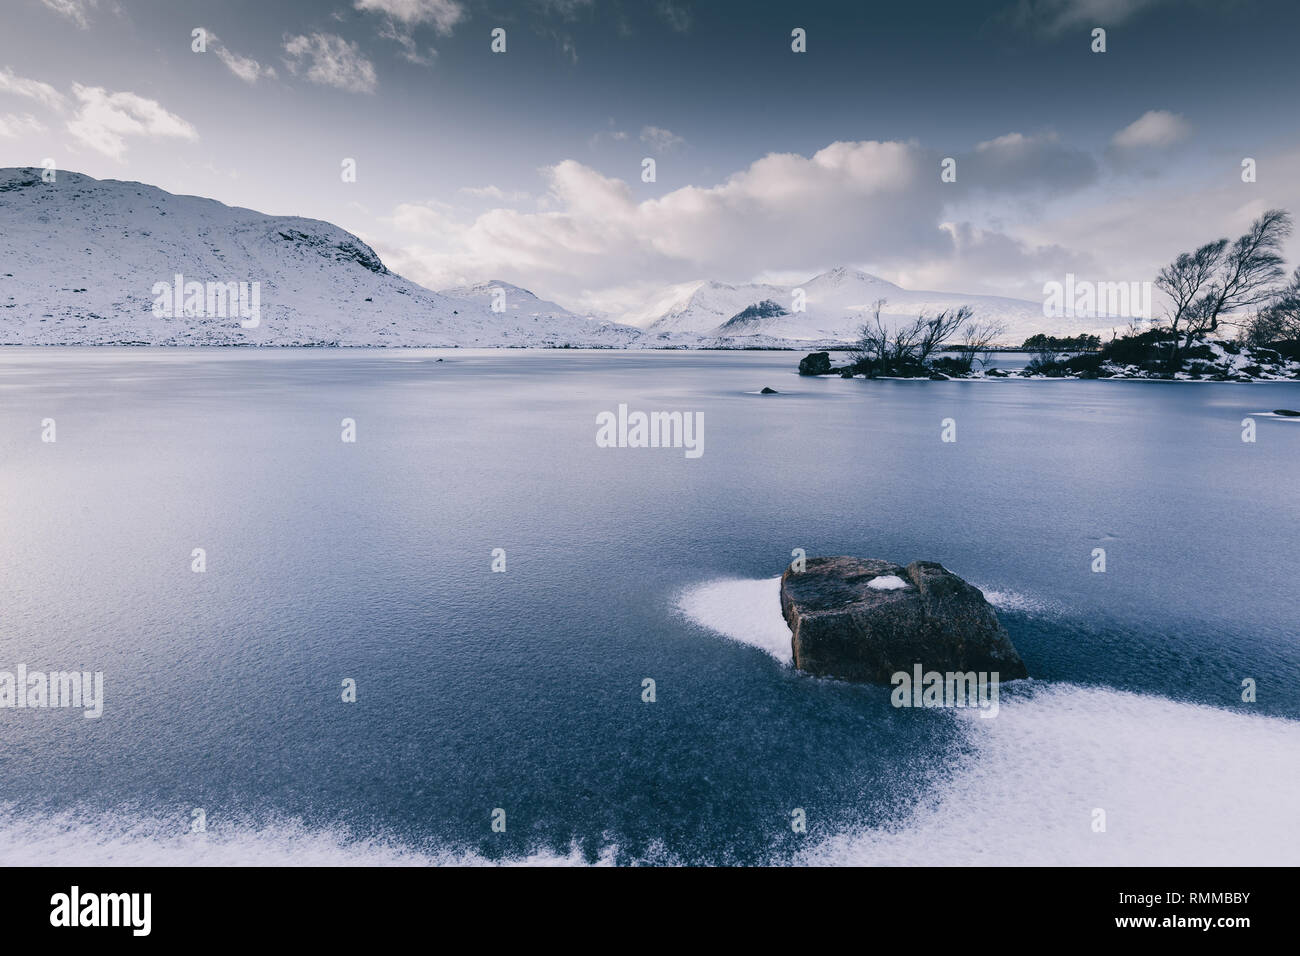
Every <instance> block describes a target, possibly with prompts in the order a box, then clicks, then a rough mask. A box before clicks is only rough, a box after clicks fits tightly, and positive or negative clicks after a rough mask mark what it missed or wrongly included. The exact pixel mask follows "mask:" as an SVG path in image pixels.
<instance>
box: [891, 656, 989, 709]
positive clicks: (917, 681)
mask: <svg viewBox="0 0 1300 956" xmlns="http://www.w3.org/2000/svg"><path fill="white" fill-rule="evenodd" d="M889 682H890V683H891V684H893V685H894V689H893V691H891V692H890V695H889V702H890V703H891V704H893V705H894V706H895V707H978V708H979V710H980V716H981V717H996V716H997V715H998V673H997V671H994V672H992V673H991V674H990V673H988V672H986V671H979V672H976V671H948V672H947V673H944V674H941V673H939V671H926V672H925V673H922V670H921V665H920V664H916V665H913V667H912V673H910V674H909V673H908V672H907V671H898V672H897V673H895V674H893V675H891V676H890V678H889Z"/></svg>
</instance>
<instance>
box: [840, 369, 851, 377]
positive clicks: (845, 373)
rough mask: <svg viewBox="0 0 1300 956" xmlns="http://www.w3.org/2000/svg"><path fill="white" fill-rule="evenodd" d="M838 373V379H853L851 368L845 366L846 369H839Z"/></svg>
mask: <svg viewBox="0 0 1300 956" xmlns="http://www.w3.org/2000/svg"><path fill="white" fill-rule="evenodd" d="M839 373H840V378H852V377H853V369H852V368H851V367H849V366H846V367H844V368H842V369H840V370H839Z"/></svg>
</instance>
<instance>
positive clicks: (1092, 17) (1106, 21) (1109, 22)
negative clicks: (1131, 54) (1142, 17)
mask: <svg viewBox="0 0 1300 956" xmlns="http://www.w3.org/2000/svg"><path fill="white" fill-rule="evenodd" d="M1168 2H1173V0H1019V3H1017V4H1016V6H1015V7H1014V8H1013V17H1014V19H1015V20H1017V21H1018V22H1019V23H1020V24H1021V25H1022V26H1026V27H1030V28H1033V29H1037V30H1041V31H1042V32H1044V33H1049V34H1060V33H1064V32H1065V31H1066V30H1069V29H1072V28H1074V27H1080V26H1088V27H1112V26H1118V25H1119V24H1121V23H1123V22H1124V21H1125V20H1128V19H1130V18H1131V17H1133V16H1136V15H1137V14H1138V13H1141V12H1142V11H1143V10H1146V9H1148V8H1150V7H1154V6H1157V5H1158V4H1161V3H1168Z"/></svg>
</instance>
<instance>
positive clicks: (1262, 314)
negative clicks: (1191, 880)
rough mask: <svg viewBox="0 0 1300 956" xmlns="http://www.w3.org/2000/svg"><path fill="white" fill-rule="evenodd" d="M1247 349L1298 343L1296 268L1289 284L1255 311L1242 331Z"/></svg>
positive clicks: (1298, 283) (1298, 271) (1299, 295)
mask: <svg viewBox="0 0 1300 956" xmlns="http://www.w3.org/2000/svg"><path fill="white" fill-rule="evenodd" d="M1241 332H1242V335H1241V337H1242V339H1243V340H1244V341H1245V342H1246V343H1247V344H1249V345H1269V344H1272V343H1274V342H1294V341H1300V266H1296V270H1295V272H1293V273H1292V274H1291V279H1290V281H1289V282H1288V283H1287V284H1286V286H1285V287H1283V288H1282V289H1279V290H1278V291H1277V293H1276V294H1275V295H1274V296H1273V297H1272V298H1271V299H1270V300H1269V302H1268V304H1267V305H1266V306H1265V307H1264V308H1262V309H1260V310H1259V311H1257V312H1256V313H1255V315H1254V316H1253V317H1252V318H1251V319H1250V321H1249V322H1247V323H1246V324H1245V325H1244V326H1243V328H1242V330H1241Z"/></svg>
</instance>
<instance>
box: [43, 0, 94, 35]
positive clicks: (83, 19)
mask: <svg viewBox="0 0 1300 956" xmlns="http://www.w3.org/2000/svg"><path fill="white" fill-rule="evenodd" d="M41 3H43V4H45V6H47V7H49V8H50V9H51V10H53V11H54V12H55V13H57V14H58V15H59V16H61V17H66V18H67V19H69V20H71V21H72V22H73V23H75V24H76V25H77V26H79V27H81V29H83V30H84V29H86V28H87V27H88V26H90V11H91V10H93V9H94V8H95V7H97V6H98V5H99V0H41Z"/></svg>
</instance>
